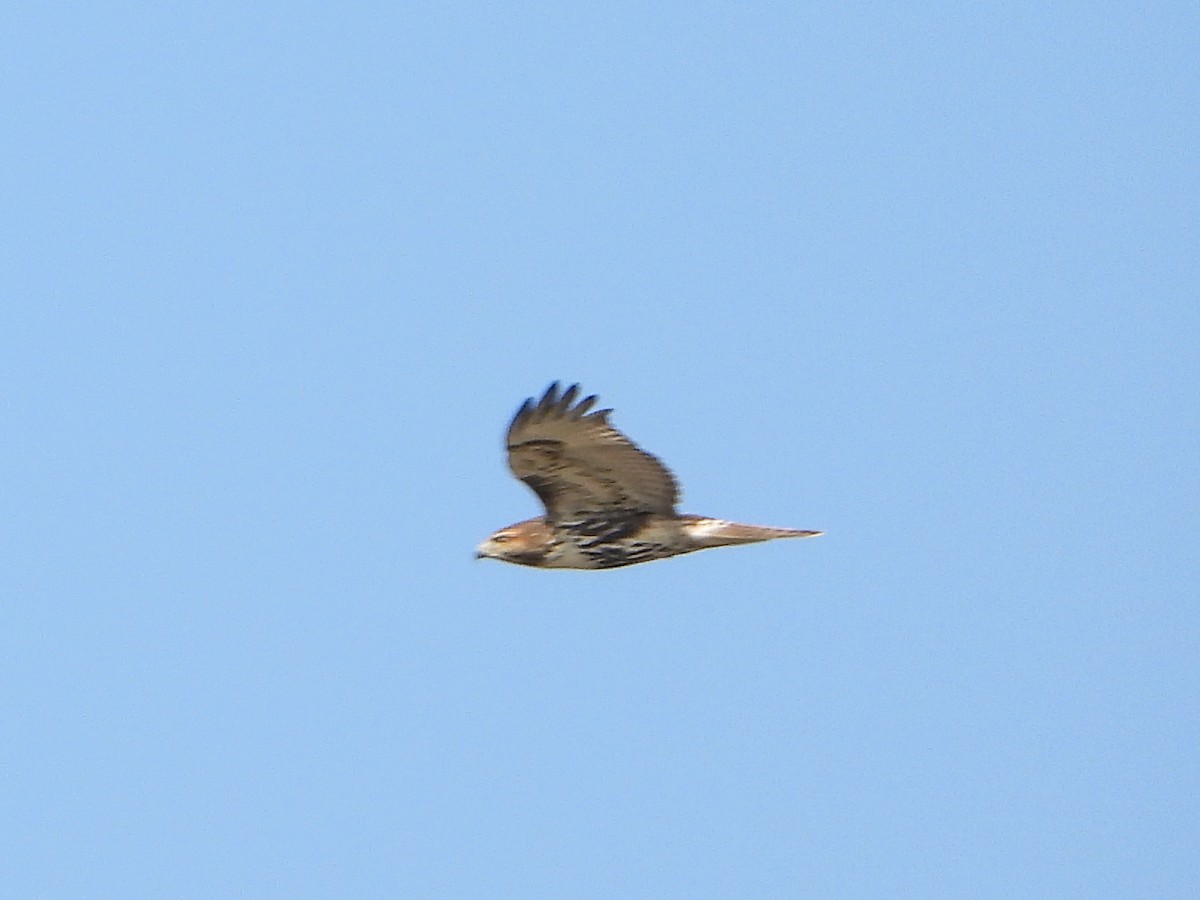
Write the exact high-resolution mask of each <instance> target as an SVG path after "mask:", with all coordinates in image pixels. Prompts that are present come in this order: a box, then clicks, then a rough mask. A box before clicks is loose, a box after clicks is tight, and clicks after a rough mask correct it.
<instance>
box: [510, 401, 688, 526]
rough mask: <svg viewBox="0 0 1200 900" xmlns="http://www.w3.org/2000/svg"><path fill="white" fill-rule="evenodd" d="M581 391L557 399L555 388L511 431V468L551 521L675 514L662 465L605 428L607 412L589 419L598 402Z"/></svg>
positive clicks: (526, 409) (671, 486)
mask: <svg viewBox="0 0 1200 900" xmlns="http://www.w3.org/2000/svg"><path fill="white" fill-rule="evenodd" d="M578 396H579V385H577V384H576V385H572V386H571V387H569V388H568V389H567V390H566V391H565V392H564V393H562V394H559V392H558V382H557V381H556V382H555V383H554V384H552V385H550V387H549V389H548V390H547V391H546V393H545V394H543V395H542V399H541V400H539V401H537V402H536V403H535V402H534V401H533V399H532V398H530V399H529V400H526V401H525V403H524V405H523V406H522V407H521V408H520V409H519V410H518V411H517V414H516V416H514V417H513V420H512V424H511V425H509V426H508V465H509V468H511V469H512V470H513V474H514V475H516V476H517V477H518V478H520V479H521V480H522V481H524V482H525V483H526V484H527V485H529V486H530V487H531V488H533V490H534V493H536V494H537V495H538V497H540V498H541V501H542V503H543V504H545V506H546V515H547V517H548V518H549V519H550V520H551V521H553V522H571V521H580V520H584V519H590V518H595V517H597V516H599V517H601V518H603V517H608V516H612V517H614V518H625V517H628V516H631V515H636V514H638V513H657V514H658V515H663V516H673V515H675V503H676V501H677V499H678V495H679V490H678V487H677V486H676V484H675V479H674V478H673V477H671V473H670V472H669V471H668V470H667V467H666V466H664V465H663V464H662V463H661V462H659V461H658V459H657V458H655V457H653V456H651V455H650V454H649V453H647V452H645V451H644V450H642V449H640V448H639V447H638V446H637V445H636V444H634V443H633V442H632V441H631V440H629V438H627V437H625V435H623V434H621V432H619V431H617V430H616V429H615V428H613V427H612V426H611V425H609V424H608V414H609V413H610V412H612V410H610V409H602V410H599V411H598V412H588V410H590V409H591V408H592V407H593V406H594V405H595V403H596V397H595V396H592V397H585V398H584V399H583V400H581V401H580V402H579V403H578V404H576V405H574V406H572V405H571V404H572V403H574V402H575V398H576V397H578Z"/></svg>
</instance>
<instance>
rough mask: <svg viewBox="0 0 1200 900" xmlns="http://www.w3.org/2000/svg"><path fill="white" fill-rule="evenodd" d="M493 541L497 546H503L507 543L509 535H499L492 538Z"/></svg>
mask: <svg viewBox="0 0 1200 900" xmlns="http://www.w3.org/2000/svg"><path fill="white" fill-rule="evenodd" d="M492 540H493V541H495V542H496V543H497V544H503V543H504V542H505V541H507V540H508V535H507V534H498V535H496V536H495V537H494V538H492Z"/></svg>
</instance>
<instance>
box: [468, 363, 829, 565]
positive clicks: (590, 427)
mask: <svg viewBox="0 0 1200 900" xmlns="http://www.w3.org/2000/svg"><path fill="white" fill-rule="evenodd" d="M578 396H579V385H577V384H574V385H571V386H570V387H569V388H567V390H565V391H562V392H561V393H560V392H559V387H558V382H557V381H556V382H554V384H552V385H550V387H549V388H548V389H547V391H546V393H545V394H543V395H542V398H541V399H540V400H534V399H533V398H532V397H531V398H529V399H528V400H526V401H525V402H524V404H522V406H521V408H520V409H519V410H517V414H516V415H515V416H513V420H512V423H511V424H510V425H509V426H508V436H507V442H506V443H507V447H508V466H509V468H510V469H512V472H513V474H514V475H516V476H517V478H519V479H520V480H521V481H523V482H525V483H526V484H527V485H529V487H530V488H532V489H533V492H534V493H535V494H537V495H538V498H539V499H540V500H541V501H542V504H543V505H544V506H545V507H546V514H545V515H544V516H538V517H537V518H534V519H526V520H525V521H524V522H518V523H516V524H515V525H509V526H508V527H507V528H501V529H500V530H499V531H497V532H496V533H495V534H493V535H492V536H491V537H489V538H488V539H487V540H486V541H484V542H483V543H482V544H480V545H479V548H478V550H477V552H476V554H475V555H476V558H479V559H483V558H491V559H499V560H502V561H504V562H510V563H517V564H518V565H523V566H536V567H538V568H544V569H613V568H616V567H618V566H630V565H633V564H634V563H642V562H649V561H650V560H654V559H665V558H666V557H668V556H678V555H679V554H680V553H691V552H692V551H693V550H704V549H707V548H709V547H726V546H730V545H733V544H752V543H755V542H757V541H769V540H772V539H773V538H783V537H794V538H806V537H816V536H817V535H819V534H822V532H820V531H800V530H797V529H795V528H769V527H766V526H762V525H741V524H738V523H737V522H728V521H726V520H724V519H711V518H709V517H707V516H693V515H681V514H680V513H677V512H676V511H675V504H676V503H677V502H678V499H679V487H678V485H677V484H676V483H675V478H674V477H673V476H672V475H671V473H670V471H669V470H668V469H667V467H666V466H664V465H663V464H662V463H661V462H660V461H659V460H658V458H657V457H655V456H651V455H650V454H649V453H647V452H646V451H645V450H642V449H641V448H640V447H638V446H637V445H636V444H634V443H633V441H631V440H629V438H627V437H625V435H623V434H621V432H619V431H617V429H615V428H613V427H612V425H610V424H609V421H608V416H609V414H610V413H611V412H612V410H611V409H601V410H597V411H595V412H591V411H590V410H591V409H592V407H593V406H595V405H596V402H597V398H596V397H595V396H594V395H593V396H590V397H585V398H583V399H582V400H580V401H579V402H578V403H576V402H575V400H576V398H577V397H578Z"/></svg>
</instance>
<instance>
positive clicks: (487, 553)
mask: <svg viewBox="0 0 1200 900" xmlns="http://www.w3.org/2000/svg"><path fill="white" fill-rule="evenodd" d="M552 542H553V538H552V536H551V533H550V529H549V528H548V527H547V526H546V520H545V519H540V518H539V519H526V520H525V521H524V522H517V523H516V524H515V525H508V526H506V527H504V528H501V529H500V530H499V531H497V532H495V533H494V534H492V536H491V537H489V538H488V539H487V540H486V541H484V542H483V543H482V544H480V545H479V546H478V547H477V548H476V550H475V558H476V559H498V560H501V561H503V562H510V563H517V564H518V565H522V566H538V565H541V564H542V561H543V560H544V559H545V556H546V552H547V551H548V550H549V549H550V546H551V544H552Z"/></svg>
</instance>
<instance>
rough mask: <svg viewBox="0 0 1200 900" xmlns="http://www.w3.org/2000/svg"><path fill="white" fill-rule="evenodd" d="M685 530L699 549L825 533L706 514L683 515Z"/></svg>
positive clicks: (815, 535)
mask: <svg viewBox="0 0 1200 900" xmlns="http://www.w3.org/2000/svg"><path fill="white" fill-rule="evenodd" d="M680 518H681V520H682V522H683V530H684V532H685V533H686V534H687V536H688V537H690V538H691V539H692V542H693V543H694V544H695V545H696V549H697V550H702V549H706V548H708V547H727V546H729V545H731V544H754V543H757V542H758V541H770V540H774V539H775V538H807V537H817V536H818V535H821V534H824V533H825V532H823V531H805V530H802V529H799V528H773V527H771V526H769V525H743V524H741V523H739V522H727V521H726V520H725V519H709V518H706V517H704V516H681V517H680Z"/></svg>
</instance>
